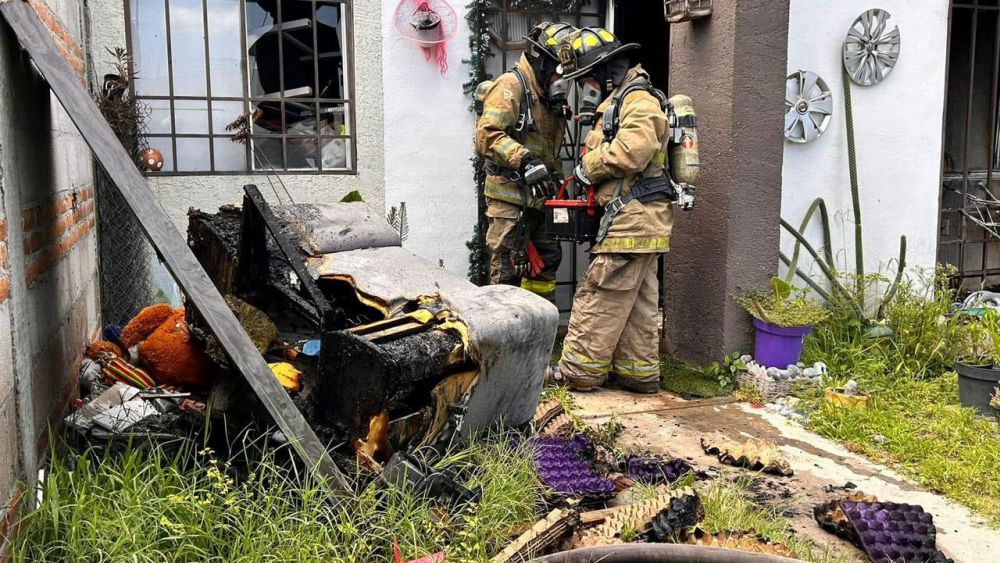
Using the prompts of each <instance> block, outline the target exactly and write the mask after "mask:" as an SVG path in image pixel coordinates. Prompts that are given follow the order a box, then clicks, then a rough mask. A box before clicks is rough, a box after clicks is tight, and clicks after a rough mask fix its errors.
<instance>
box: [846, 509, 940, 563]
mask: <svg viewBox="0 0 1000 563" xmlns="http://www.w3.org/2000/svg"><path fill="white" fill-rule="evenodd" d="M840 507H841V509H843V511H844V513H845V514H847V519H848V520H850V522H851V525H852V526H853V527H854V531H855V532H856V533H857V536H858V541H859V542H860V543H861V547H862V548H864V550H865V553H867V554H868V557H869V559H871V560H872V561H873V562H875V563H910V562H914V563H916V562H921V563H923V562H931V563H944V562H951V559H948V558H947V557H945V556H944V554H943V553H941V552H940V551H938V550H937V546H936V536H937V530H936V529H935V528H934V519H933V517H932V516H931V515H930V514H928V513H926V512H924V509H923V508H922V507H920V506H915V505H910V504H901V503H895V502H854V501H842V502H841V503H840Z"/></svg>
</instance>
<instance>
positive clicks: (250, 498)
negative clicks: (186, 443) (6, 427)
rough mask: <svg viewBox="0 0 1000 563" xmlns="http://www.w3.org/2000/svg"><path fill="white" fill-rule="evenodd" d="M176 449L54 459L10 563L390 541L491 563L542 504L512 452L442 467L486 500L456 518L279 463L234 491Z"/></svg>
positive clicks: (525, 461) (220, 475) (363, 549)
mask: <svg viewBox="0 0 1000 563" xmlns="http://www.w3.org/2000/svg"><path fill="white" fill-rule="evenodd" d="M181 450H182V452H181V453H179V454H176V455H170V454H168V453H166V450H164V449H163V448H160V447H156V446H154V445H140V446H136V447H133V448H131V449H130V450H129V451H127V452H124V453H120V454H112V453H104V454H98V453H96V452H94V451H89V452H86V453H84V454H82V455H79V456H72V457H69V458H67V459H65V460H63V461H60V460H59V459H55V460H54V461H53V465H52V470H51V471H50V473H49V478H48V480H47V481H46V483H45V485H44V500H43V501H42V503H41V504H40V505H39V506H38V509H37V510H35V511H33V512H30V513H28V514H27V515H26V516H25V517H24V519H23V521H22V522H21V533H20V534H19V535H18V537H17V538H16V539H15V540H14V542H13V545H12V551H11V559H12V561H15V562H22V561H47V562H59V561H136V562H144V561H150V562H153V561H155V562H163V561H181V562H186V561H199V562H201V561H213V562H231V561H232V562H237V561H388V560H390V557H391V552H392V543H393V540H394V539H395V540H398V542H399V546H400V550H401V551H402V553H403V554H404V555H405V556H406V558H407V559H410V558H416V557H420V556H424V555H429V554H432V553H435V552H437V551H440V550H442V549H444V548H445V547H446V546H447V547H448V550H449V554H455V555H456V556H458V557H459V559H461V560H484V559H488V557H489V555H492V554H493V553H495V552H496V551H498V550H499V546H501V545H502V544H504V543H506V542H507V541H508V540H509V537H510V536H511V535H512V534H513V533H516V532H517V531H519V529H520V528H521V527H523V526H525V525H527V524H528V523H529V522H533V521H534V519H535V506H536V503H537V502H538V499H539V494H540V492H539V488H538V485H537V481H536V479H535V475H534V471H533V470H532V468H531V463H530V459H531V456H530V455H527V454H525V453H524V452H520V451H518V450H517V448H515V447H514V446H512V445H510V443H508V442H499V443H487V442H478V443H474V444H472V445H470V446H468V447H467V448H466V449H464V450H461V451H459V452H456V453H455V454H453V455H452V456H450V457H448V458H446V459H445V460H443V461H442V464H446V465H449V466H450V467H452V468H453V469H456V470H457V471H458V472H459V474H460V475H461V476H462V478H463V482H464V483H465V484H466V485H468V486H471V487H482V490H483V496H482V499H481V501H480V502H479V503H478V505H476V506H475V507H473V508H472V509H468V510H466V511H464V512H461V513H459V514H458V515H457V516H449V515H447V514H444V515H442V514H440V513H438V512H437V511H436V510H435V509H434V508H433V505H432V504H431V503H429V502H427V501H425V500H424V499H421V498H419V497H416V496H414V495H413V494H412V493H410V492H408V491H404V490H400V489H394V488H385V487H384V486H382V485H381V484H370V485H368V486H365V487H364V488H362V490H361V491H360V492H358V493H356V494H353V495H350V496H349V497H347V498H343V497H338V498H336V499H334V498H331V497H330V496H329V494H328V493H327V492H326V489H324V488H323V487H320V486H319V485H318V484H316V483H313V482H310V481H309V480H307V479H304V478H302V477H301V476H299V475H296V474H295V472H294V471H290V470H289V469H288V468H287V467H284V466H282V465H279V464H278V463H277V462H276V460H275V456H274V452H272V453H270V454H266V455H265V456H264V459H263V460H262V461H261V460H257V461H256V462H255V463H253V464H248V466H250V467H253V469H252V470H251V471H250V473H249V474H248V475H245V476H243V477H241V478H240V479H239V480H237V479H235V478H234V476H233V473H234V472H233V471H232V466H231V465H230V463H229V462H227V461H221V460H217V459H215V457H214V454H212V453H211V452H210V451H203V452H202V453H201V454H200V455H198V456H195V455H193V454H191V453H190V452H191V448H190V447H185V448H181ZM192 458H197V459H192Z"/></svg>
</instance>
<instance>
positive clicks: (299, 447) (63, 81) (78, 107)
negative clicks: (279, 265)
mask: <svg viewBox="0 0 1000 563" xmlns="http://www.w3.org/2000/svg"><path fill="white" fill-rule="evenodd" d="M0 14H2V15H3V18H4V19H5V20H7V23H8V24H10V26H11V28H12V29H13V30H14V33H15V34H16V35H17V38H18V40H19V41H20V42H21V44H22V45H23V46H24V48H25V49H26V50H27V52H28V55H29V56H30V57H31V59H32V61H34V63H35V67H36V68H37V69H38V71H39V72H40V73H41V75H42V78H44V79H45V81H46V82H47V83H48V84H49V88H51V90H52V93H53V94H55V96H56V98H58V99H59V101H60V103H61V104H62V105H63V107H64V108H65V109H66V113H67V114H69V117H70V119H72V120H73V123H74V125H76V128H77V129H78V130H79V131H80V134H81V135H82V136H83V138H84V140H85V141H86V142H87V144H88V145H89V146H90V149H91V151H93V153H94V157H95V158H96V159H97V161H98V162H99V163H100V164H101V166H103V167H104V169H105V170H106V171H107V173H108V176H109V177H110V178H111V179H112V181H113V182H114V185H115V187H116V188H118V191H119V192H121V195H122V198H124V199H125V201H126V203H128V205H129V208H130V209H131V210H132V212H133V213H135V216H136V218H138V220H139V224H140V225H141V226H142V228H143V230H144V231H145V233H146V236H148V237H149V242H150V243H151V244H152V245H153V248H155V249H156V251H157V252H159V254H160V256H162V257H163V260H164V262H165V263H166V265H167V268H168V269H169V270H170V273H171V274H173V276H174V279H176V280H177V283H178V284H180V286H181V288H182V289H183V290H184V292H185V294H186V295H187V297H188V299H190V300H191V302H192V303H194V305H195V306H196V307H197V308H198V310H199V311H200V312H201V314H202V315H203V316H204V317H205V321H206V322H207V323H208V325H209V328H210V329H211V331H212V333H213V334H215V336H216V338H218V339H219V343H220V344H222V346H223V348H224V349H225V350H226V353H227V354H229V357H230V359H232V361H233V365H235V366H236V368H237V369H238V370H239V371H240V373H241V374H243V376H244V377H245V378H246V380H247V382H249V383H250V386H251V387H253V390H254V392H255V393H256V394H257V396H258V397H260V399H261V401H262V402H263V403H264V405H265V406H266V407H267V410H268V412H269V413H270V414H271V416H272V417H273V418H274V421H275V422H276V423H277V424H278V426H279V427H280V428H281V431H282V432H284V434H285V436H287V437H288V439H289V441H290V442H291V443H292V445H293V446H294V447H295V449H296V451H297V452H298V454H299V456H301V458H302V460H303V461H304V462H305V463H306V465H308V466H309V468H310V469H311V470H317V471H319V472H320V473H321V474H322V475H325V476H326V477H328V478H329V480H330V482H331V483H332V485H333V486H335V487H339V488H341V489H344V490H347V489H348V483H347V480H346V479H345V478H344V476H343V474H341V472H340V470H338V469H337V467H336V465H334V463H333V460H332V459H331V458H330V455H329V453H328V452H327V451H326V449H325V448H324V447H323V444H322V443H321V442H320V441H319V439H318V438H317V437H316V434H315V433H314V432H313V430H312V428H310V427H309V425H308V424H307V423H306V420H305V418H304V417H303V416H302V413H301V412H299V410H298V409H297V408H296V407H295V404H294V403H292V400H291V398H290V397H289V396H288V394H287V393H286V392H285V390H284V389H283V388H282V387H281V384H280V383H278V381H277V380H276V379H275V378H274V376H273V375H272V374H271V370H270V368H268V367H267V363H266V362H265V361H264V358H263V357H262V356H261V355H260V353H259V352H258V351H257V349H256V348H255V347H254V345H253V342H251V341H250V338H249V337H248V336H247V334H246V332H244V331H243V327H241V326H240V324H239V322H238V321H237V320H236V317H235V316H234V315H233V312H232V311H230V310H229V306H228V305H226V302H225V301H224V300H223V299H222V295H221V294H220V293H219V290H218V289H217V288H216V287H215V285H214V284H213V283H212V280H211V279H209V277H208V275H207V274H206V273H205V270H204V269H203V268H202V267H201V265H200V264H199V263H198V259H197V258H195V256H194V254H193V253H192V252H191V249H190V248H188V245H187V243H186V242H185V240H184V237H183V236H182V235H181V234H180V233H179V232H178V231H177V228H176V227H174V225H173V223H172V222H171V221H170V218H169V217H168V216H167V214H166V212H165V211H164V210H163V207H162V206H160V203H159V201H157V199H156V196H155V195H153V192H152V191H151V190H150V189H149V185H148V184H147V183H146V179H145V178H143V177H142V174H140V173H139V170H138V169H137V168H136V164H135V162H133V160H132V158H131V157H129V155H128V153H126V152H125V149H124V148H123V147H122V144H121V142H119V140H118V138H117V137H115V134H114V132H112V131H111V127H110V126H109V125H108V122H107V121H106V120H105V119H104V116H102V115H101V112H100V111H99V110H98V109H97V105H96V104H95V103H94V101H93V100H92V99H91V97H90V94H88V93H87V91H86V90H85V89H84V87H83V85H82V84H81V83H80V81H79V78H78V77H77V75H76V73H75V72H74V71H73V69H72V67H71V66H70V65H69V63H68V62H66V60H65V59H63V58H62V56H60V54H59V53H58V52H57V51H56V49H55V47H54V46H53V44H52V38H51V37H50V36H49V34H48V32H47V31H46V28H45V26H44V25H43V24H42V22H41V20H39V19H38V16H37V15H36V14H35V12H34V11H33V10H32V9H31V7H30V6H29V5H28V4H27V3H26V2H20V1H15V2H2V3H0Z"/></svg>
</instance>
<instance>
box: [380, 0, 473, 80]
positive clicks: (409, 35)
mask: <svg viewBox="0 0 1000 563" xmlns="http://www.w3.org/2000/svg"><path fill="white" fill-rule="evenodd" d="M393 19H394V24H395V28H396V32H397V33H399V34H400V35H401V36H402V37H403V38H404V39H408V40H410V41H413V42H415V43H417V44H418V45H420V48H421V50H423V52H424V59H425V60H426V61H428V62H430V61H431V59H432V58H433V59H434V61H435V62H436V63H437V66H438V70H439V71H440V72H441V75H442V76H443V75H444V73H445V72H447V71H448V40H449V39H451V37H452V36H453V35H454V34H455V29H456V27H457V24H458V16H457V14H456V13H455V10H454V9H453V8H452V7H451V5H449V4H448V2H446V1H445V0H400V2H399V4H397V5H396V12H395V14H394V16H393Z"/></svg>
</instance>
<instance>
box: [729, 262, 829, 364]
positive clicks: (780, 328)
mask: <svg viewBox="0 0 1000 563" xmlns="http://www.w3.org/2000/svg"><path fill="white" fill-rule="evenodd" d="M736 301H737V302H738V303H739V304H740V306H742V307H743V308H744V309H746V311H747V312H748V313H750V316H751V317H753V326H754V329H755V330H754V360H756V361H757V363H759V364H761V365H763V366H765V367H781V368H783V367H785V366H788V365H791V364H795V363H797V362H798V361H799V358H800V357H801V356H802V341H803V340H804V339H805V337H806V335H807V334H809V331H810V330H812V327H814V326H816V325H817V324H819V323H820V322H822V321H824V320H825V319H826V318H827V317H828V316H829V315H830V312H829V311H827V310H826V309H825V308H824V307H823V306H822V305H820V304H819V303H816V302H815V301H812V300H810V299H808V298H807V296H806V291H805V290H801V289H799V290H796V289H793V288H792V286H791V284H789V283H788V282H786V281H785V280H783V279H781V278H771V288H770V290H769V291H765V290H759V289H749V290H746V291H743V292H741V293H740V294H739V295H737V296H736Z"/></svg>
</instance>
